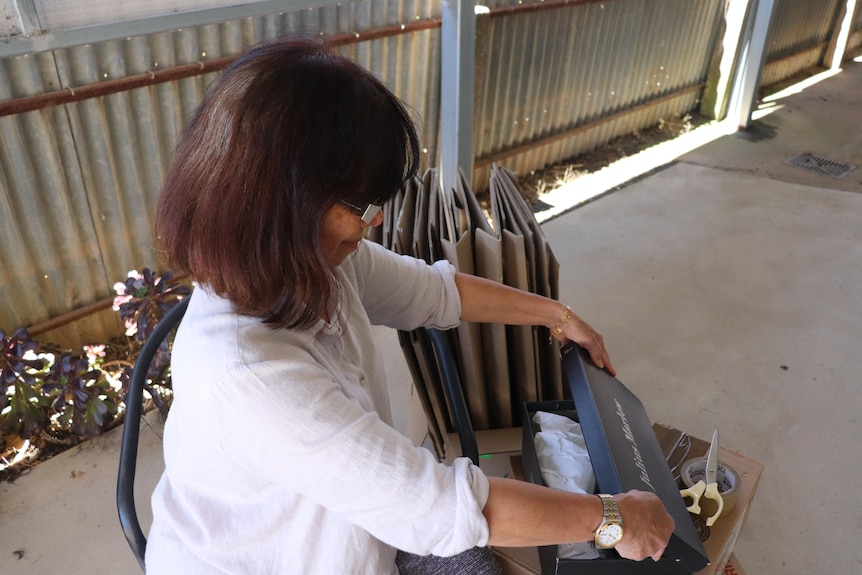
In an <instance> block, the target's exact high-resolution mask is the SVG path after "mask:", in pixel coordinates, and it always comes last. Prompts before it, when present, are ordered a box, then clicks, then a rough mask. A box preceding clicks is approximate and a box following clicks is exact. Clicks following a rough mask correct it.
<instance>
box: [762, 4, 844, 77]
mask: <svg viewBox="0 0 862 575" xmlns="http://www.w3.org/2000/svg"><path fill="white" fill-rule="evenodd" d="M843 4H846V0H776V3H775V11H774V13H773V16H772V24H771V25H770V29H769V46H768V50H767V53H766V63H765V65H764V67H763V73H762V75H761V80H760V86H761V90H763V89H766V88H768V87H769V86H772V85H774V84H777V83H779V82H782V81H784V80H787V79H788V78H792V77H793V76H795V75H796V74H798V73H800V72H804V71H807V70H810V69H811V68H812V67H815V66H824V61H823V58H824V56H825V55H826V53H827V49H828V48H829V42H830V41H831V40H832V38H833V36H835V35H836V34H837V33H838V28H837V26H838V24H839V22H838V18H839V16H840V12H841V8H842V5H843ZM825 65H826V66H827V67H828V65H829V63H828V62H827V63H825Z"/></svg>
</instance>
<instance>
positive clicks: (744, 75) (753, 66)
mask: <svg viewBox="0 0 862 575" xmlns="http://www.w3.org/2000/svg"><path fill="white" fill-rule="evenodd" d="M774 7H775V1H774V0H752V8H751V9H752V17H751V21H750V22H749V25H748V27H747V29H746V32H745V37H744V38H743V41H742V51H741V55H740V65H739V71H738V73H737V76H736V81H735V87H734V94H733V98H732V104H731V105H732V108H731V110H730V112H729V113H728V116H735V117H736V118H737V119H738V122H739V124H738V125H739V129H740V130H744V129H746V128H747V127H748V124H749V123H750V122H751V113H752V111H753V110H754V106H755V104H756V103H757V90H758V88H759V87H760V77H761V73H762V72H763V65H764V63H765V62H766V48H767V42H768V40H769V25H770V23H771V22H772V14H773V9H774Z"/></svg>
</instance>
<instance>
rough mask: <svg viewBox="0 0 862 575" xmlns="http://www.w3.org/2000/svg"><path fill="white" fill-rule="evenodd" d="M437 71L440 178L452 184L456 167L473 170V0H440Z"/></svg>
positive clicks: (474, 47) (469, 174) (467, 174)
mask: <svg viewBox="0 0 862 575" xmlns="http://www.w3.org/2000/svg"><path fill="white" fill-rule="evenodd" d="M441 40H442V42H441V44H442V49H441V51H442V62H441V66H442V69H441V72H440V91H441V93H440V163H441V166H440V179H441V183H442V185H443V187H444V189H447V188H452V187H454V186H455V182H456V181H457V178H458V168H461V169H462V170H463V171H464V175H465V176H466V178H467V182H468V183H469V182H470V177H471V174H472V173H473V90H474V85H475V74H476V63H475V56H476V14H475V2H474V1H472V0H443V23H442V30H441Z"/></svg>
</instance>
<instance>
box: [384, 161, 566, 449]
mask: <svg viewBox="0 0 862 575" xmlns="http://www.w3.org/2000/svg"><path fill="white" fill-rule="evenodd" d="M490 195H491V202H490V207H491V209H490V220H489V217H488V216H486V214H485V212H484V211H483V209H482V208H481V206H480V204H479V202H478V200H477V199H476V197H475V195H474V194H473V192H472V190H470V189H469V187H468V185H467V184H466V183H465V181H464V178H463V175H462V176H461V178H460V180H459V181H458V182H457V185H456V186H455V187H454V189H452V188H450V189H448V190H447V189H443V188H442V187H441V186H440V183H439V179H438V172H437V170H434V169H432V170H428V171H427V172H426V173H425V174H424V176H423V177H422V178H416V179H415V180H413V181H411V182H409V183H408V185H406V186H405V189H404V190H403V191H402V192H401V193H399V195H398V196H397V197H396V198H394V199H393V200H392V201H390V202H388V203H387V204H386V205H385V206H384V208H383V209H384V223H383V225H382V226H380V227H379V228H373V233H372V235H371V236H370V239H372V240H374V241H377V242H379V243H381V244H382V245H384V246H385V247H387V248H389V249H391V250H393V251H395V252H397V253H401V254H409V255H412V256H415V257H418V258H421V259H423V260H425V261H427V262H435V261H438V260H440V259H446V260H449V261H450V262H451V263H452V264H453V265H454V266H455V267H456V268H457V269H458V271H461V272H465V273H470V274H475V275H478V276H481V277H485V278H488V279H491V280H494V281H496V282H500V283H505V284H507V285H511V286H514V287H517V288H521V289H525V290H528V291H531V292H534V293H538V294H541V295H545V296H548V297H551V298H554V299H556V298H557V295H558V277H559V275H558V271H559V264H558V263H557V260H556V258H555V257H554V254H553V252H552V250H551V247H550V245H549V244H548V242H547V240H546V238H545V236H544V234H543V232H542V229H541V228H540V227H539V224H538V222H537V221H536V218H535V216H534V215H533V212H532V210H531V208H530V206H529V205H527V203H526V201H525V200H524V198H523V196H522V195H521V193H520V192H519V190H518V185H517V178H516V176H515V174H513V173H512V172H511V171H509V170H506V169H505V168H500V167H495V168H494V169H493V170H492V173H491V178H490ZM447 335H448V337H450V338H451V343H452V346H453V349H454V351H455V355H456V360H457V363H458V366H457V367H458V372H459V375H460V379H461V384H462V387H463V389H464V395H465V398H466V401H467V405H468V409H469V413H470V417H471V420H472V423H473V428H474V429H475V430H477V431H478V430H486V429H501V428H508V427H513V426H519V425H520V411H519V410H520V406H521V404H522V403H523V402H525V401H541V400H546V399H563V385H562V375H561V368H560V356H559V344H558V343H557V342H556V340H554V342H553V344H551V343H550V342H549V341H548V339H549V335H550V334H549V332H548V329H547V328H545V327H522V326H506V325H498V324H469V323H464V324H462V325H460V326H459V327H457V328H456V329H453V330H451V331H450V332H448V334H447ZM398 336H399V341H400V343H401V347H402V350H403V352H404V356H405V358H406V360H407V363H408V366H409V367H410V370H411V373H412V375H413V379H414V382H415V385H416V390H417V393H418V395H419V398H420V400H421V402H422V405H423V408H424V410H425V413H426V416H427V419H428V424H429V432H430V436H431V439H432V441H433V443H434V446H435V449H436V451H437V453H438V455H440V456H441V457H443V455H444V454H443V450H444V447H443V444H444V441H443V438H444V436H445V434H447V433H451V432H452V431H453V425H452V416H451V410H450V408H449V406H448V404H447V402H446V398H445V396H444V393H443V387H442V384H441V379H440V374H439V373H438V370H437V365H436V362H435V359H434V354H433V348H432V347H431V343H430V341H429V339H428V337H427V334H425V333H424V332H423V331H422V330H416V331H413V332H399V334H398Z"/></svg>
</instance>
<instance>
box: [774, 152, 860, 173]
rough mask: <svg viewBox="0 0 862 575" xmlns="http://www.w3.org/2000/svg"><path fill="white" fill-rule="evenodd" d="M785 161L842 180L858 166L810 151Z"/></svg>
mask: <svg viewBox="0 0 862 575" xmlns="http://www.w3.org/2000/svg"><path fill="white" fill-rule="evenodd" d="M784 163H785V164H789V165H791V166H795V167H797V168H802V169H803V170H808V171H809V172H814V173H815V174H820V175H821V176H830V177H833V178H835V179H836V180H840V179H841V178H843V177H844V176H846V175H847V174H849V173H850V172H852V171H853V170H855V169H856V166H854V165H853V164H845V163H843V162H836V161H835V160H828V159H826V158H821V157H820V156H815V155H814V154H809V153H808V152H803V153H801V154H796V155H795V156H793V157H792V158H790V159H787V160H784Z"/></svg>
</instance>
